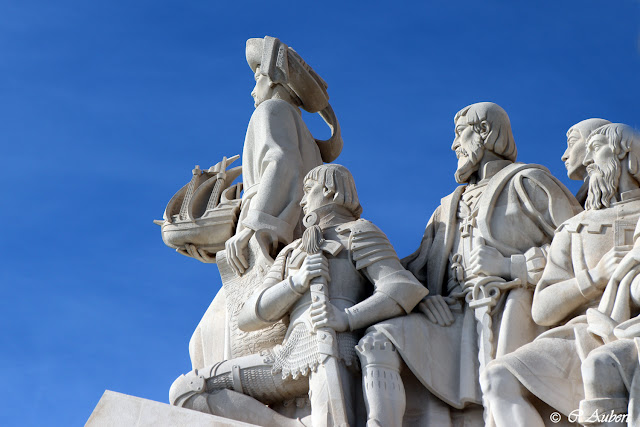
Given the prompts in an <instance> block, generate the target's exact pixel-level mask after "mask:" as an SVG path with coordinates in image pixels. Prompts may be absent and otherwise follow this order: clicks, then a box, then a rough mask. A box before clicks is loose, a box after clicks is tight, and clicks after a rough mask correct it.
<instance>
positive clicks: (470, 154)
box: [455, 134, 484, 184]
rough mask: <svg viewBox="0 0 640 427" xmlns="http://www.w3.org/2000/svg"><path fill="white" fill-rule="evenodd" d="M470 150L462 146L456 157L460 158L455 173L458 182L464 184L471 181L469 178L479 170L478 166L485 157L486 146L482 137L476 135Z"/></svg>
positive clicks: (458, 149) (457, 150)
mask: <svg viewBox="0 0 640 427" xmlns="http://www.w3.org/2000/svg"><path fill="white" fill-rule="evenodd" d="M470 145H471V146H470V147H469V148H466V149H465V148H464V147H462V146H460V147H458V148H457V149H456V157H457V158H458V169H457V170H456V173H455V178H456V182H457V183H458V184H463V183H465V182H467V181H468V180H469V177H470V176H471V175H472V174H473V173H475V172H476V171H477V170H478V165H479V163H480V160H482V157H483V156H484V145H482V139H481V138H480V135H478V134H474V136H473V139H472V141H471V143H470Z"/></svg>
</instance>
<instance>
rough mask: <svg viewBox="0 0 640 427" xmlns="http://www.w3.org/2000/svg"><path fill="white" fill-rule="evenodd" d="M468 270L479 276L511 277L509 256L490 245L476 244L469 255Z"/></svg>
mask: <svg viewBox="0 0 640 427" xmlns="http://www.w3.org/2000/svg"><path fill="white" fill-rule="evenodd" d="M469 271H470V273H471V274H473V275H476V276H480V275H484V276H496V277H503V278H505V279H511V258H507V257H504V256H502V254H501V253H500V252H499V251H498V250H497V249H496V248H493V247H491V246H487V245H485V244H477V245H476V247H475V249H474V250H473V251H471V256H470V257H469Z"/></svg>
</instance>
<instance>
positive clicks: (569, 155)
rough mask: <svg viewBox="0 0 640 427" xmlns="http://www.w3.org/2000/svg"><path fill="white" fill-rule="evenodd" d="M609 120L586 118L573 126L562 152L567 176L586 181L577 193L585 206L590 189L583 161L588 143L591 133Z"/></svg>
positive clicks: (579, 200)
mask: <svg viewBox="0 0 640 427" xmlns="http://www.w3.org/2000/svg"><path fill="white" fill-rule="evenodd" d="M609 123H611V122H610V121H609V120H604V119H595V118H594V119H586V120H582V121H581V122H578V123H576V124H575V125H573V126H571V127H570V128H569V130H568V131H567V149H566V150H565V152H564V154H562V161H563V162H564V166H565V167H566V168H567V176H568V177H569V179H572V180H574V181H584V183H583V184H582V187H580V189H579V190H578V193H577V194H576V199H577V200H578V202H579V203H580V204H581V205H582V206H584V202H585V201H586V200H587V191H588V189H589V180H588V178H589V174H587V167H586V166H585V165H584V164H583V163H582V162H583V161H584V156H585V154H586V143H587V138H588V137H589V134H590V133H591V132H593V131H594V130H596V129H597V128H599V127H600V126H604V125H608V124H609Z"/></svg>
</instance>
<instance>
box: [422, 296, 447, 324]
mask: <svg viewBox="0 0 640 427" xmlns="http://www.w3.org/2000/svg"><path fill="white" fill-rule="evenodd" d="M434 299H435V298H429V299H428V300H427V301H426V305H427V307H428V308H429V311H431V314H433V316H434V317H435V318H436V323H437V324H438V325H442V326H444V325H445V317H444V312H442V309H441V308H440V306H439V305H438V304H436V303H435V301H434Z"/></svg>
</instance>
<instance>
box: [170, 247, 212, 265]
mask: <svg viewBox="0 0 640 427" xmlns="http://www.w3.org/2000/svg"><path fill="white" fill-rule="evenodd" d="M185 251H186V253H185ZM178 252H179V253H181V254H183V255H187V256H190V257H192V258H195V259H197V260H198V261H200V262H204V263H205V264H213V263H215V262H216V257H215V255H213V256H212V254H211V253H209V252H208V251H207V250H205V249H198V247H197V246H195V245H192V244H190V243H187V244H186V245H184V251H183V250H178Z"/></svg>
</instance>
